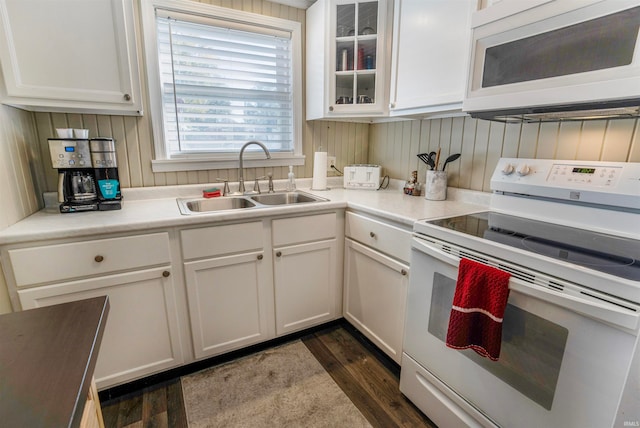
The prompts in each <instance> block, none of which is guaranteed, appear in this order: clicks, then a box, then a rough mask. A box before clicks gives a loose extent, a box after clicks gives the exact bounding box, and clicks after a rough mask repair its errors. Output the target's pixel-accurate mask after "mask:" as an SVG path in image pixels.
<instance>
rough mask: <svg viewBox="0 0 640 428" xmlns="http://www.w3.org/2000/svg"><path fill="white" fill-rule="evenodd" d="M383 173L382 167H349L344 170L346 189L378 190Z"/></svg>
mask: <svg viewBox="0 0 640 428" xmlns="http://www.w3.org/2000/svg"><path fill="white" fill-rule="evenodd" d="M381 172H382V168H381V167H380V165H363V164H360V165H348V166H346V167H345V168H344V188H345V189H362V190H377V189H378V187H380V175H381Z"/></svg>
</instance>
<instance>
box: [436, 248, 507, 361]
mask: <svg viewBox="0 0 640 428" xmlns="http://www.w3.org/2000/svg"><path fill="white" fill-rule="evenodd" d="M510 277H511V275H510V274H509V273H507V272H504V271H501V270H500V269H496V268H493V267H491V266H487V265H483V264H481V263H477V262H474V261H472V260H468V259H464V258H463V259H461V260H460V267H459V268H458V283H457V285H456V292H455V295H454V296H453V307H452V308H451V316H450V317H449V330H448V331H447V342H446V343H447V346H448V347H449V348H454V349H467V348H471V349H473V350H474V351H476V352H477V353H478V354H480V355H482V356H483V357H487V358H490V359H492V360H493V361H498V357H499V356H500V343H501V342H502V318H503V316H504V310H505V308H506V306H507V298H508V297H509V278H510Z"/></svg>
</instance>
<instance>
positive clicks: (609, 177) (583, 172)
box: [547, 164, 622, 187]
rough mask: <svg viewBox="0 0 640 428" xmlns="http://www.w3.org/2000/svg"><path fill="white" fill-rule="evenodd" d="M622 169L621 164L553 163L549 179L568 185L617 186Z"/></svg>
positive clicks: (552, 181)
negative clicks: (581, 164)
mask: <svg viewBox="0 0 640 428" xmlns="http://www.w3.org/2000/svg"><path fill="white" fill-rule="evenodd" d="M621 171H622V167H619V166H618V167H616V166H593V165H591V166H576V165H566V164H553V165H552V166H551V171H550V172H549V176H548V177H547V181H548V182H550V183H556V184H563V185H566V186H571V185H579V186H587V187H592V186H594V187H615V186H616V184H617V183H618V179H619V178H620V173H621Z"/></svg>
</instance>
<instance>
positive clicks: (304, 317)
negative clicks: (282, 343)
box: [273, 239, 341, 335]
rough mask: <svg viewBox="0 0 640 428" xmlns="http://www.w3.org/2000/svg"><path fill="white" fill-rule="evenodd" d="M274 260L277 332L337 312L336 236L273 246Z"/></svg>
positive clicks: (310, 323) (330, 317)
mask: <svg viewBox="0 0 640 428" xmlns="http://www.w3.org/2000/svg"><path fill="white" fill-rule="evenodd" d="M273 260H274V262H273V265H274V279H275V284H274V286H275V295H276V300H275V303H276V307H275V310H276V333H277V335H283V334H287V333H291V332H294V331H297V330H302V329H304V328H307V327H311V326H314V325H318V324H321V323H323V322H326V321H331V320H333V319H336V318H337V317H338V316H339V313H338V309H339V307H340V300H341V295H340V294H339V291H340V289H341V287H340V281H339V278H337V260H336V240H335V239H331V240H327V241H320V242H312V243H308V244H300V245H292V246H288V247H282V248H276V249H274V259H273Z"/></svg>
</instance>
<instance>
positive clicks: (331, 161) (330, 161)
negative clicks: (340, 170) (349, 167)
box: [327, 156, 336, 171]
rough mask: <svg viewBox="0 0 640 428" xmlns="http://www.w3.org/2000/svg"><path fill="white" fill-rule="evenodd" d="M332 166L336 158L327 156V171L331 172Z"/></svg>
mask: <svg viewBox="0 0 640 428" xmlns="http://www.w3.org/2000/svg"><path fill="white" fill-rule="evenodd" d="M333 166H336V157H335V156H327V171H333V170H334V169H333V168H332V167H333Z"/></svg>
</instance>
